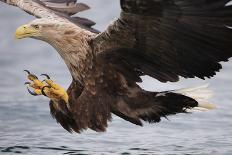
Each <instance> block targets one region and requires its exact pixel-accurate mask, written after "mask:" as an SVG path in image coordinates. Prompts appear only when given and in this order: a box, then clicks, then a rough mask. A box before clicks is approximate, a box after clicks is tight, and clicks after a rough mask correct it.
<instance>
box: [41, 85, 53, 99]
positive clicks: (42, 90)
mask: <svg viewBox="0 0 232 155" xmlns="http://www.w3.org/2000/svg"><path fill="white" fill-rule="evenodd" d="M45 88H51V87H49V86H44V87H43V88H42V89H41V92H42V94H43V95H44V96H46V97H48V96H47V95H46V93H45V92H44V89H45Z"/></svg>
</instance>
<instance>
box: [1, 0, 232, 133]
mask: <svg viewBox="0 0 232 155" xmlns="http://www.w3.org/2000/svg"><path fill="white" fill-rule="evenodd" d="M1 1H3V2H6V1H4V0H1ZM229 1H230V0H211V1H208V0H194V1H193V0H159V1H157V0H121V1H120V2H121V8H122V12H121V16H120V17H119V18H118V19H117V20H116V21H115V22H114V23H113V24H111V25H110V26H109V27H108V28H107V30H106V31H105V32H102V33H100V34H98V31H97V30H95V29H93V28H92V27H91V26H93V25H94V22H92V21H90V20H87V19H82V18H79V17H75V18H73V17H70V15H73V14H74V13H77V12H80V11H83V10H86V9H88V7H87V6H86V5H84V4H79V5H78V4H76V0H61V1H54V0H46V1H45V0H40V1H39V0H24V1H22V0H9V1H7V2H6V3H8V4H11V5H16V6H18V7H20V8H21V9H23V10H25V11H27V12H28V13H30V14H33V15H34V16H36V17H39V18H41V19H37V20H35V21H32V22H31V23H29V24H28V25H29V27H30V26H31V27H33V26H35V25H36V26H38V27H39V30H38V31H36V33H33V34H32V35H27V36H23V37H31V38H35V39H40V40H43V41H46V42H48V43H49V44H51V45H52V46H53V47H54V48H56V50H57V51H58V53H59V54H60V55H61V57H62V58H63V60H64V62H65V63H66V65H67V66H68V69H69V70H70V73H71V75H72V77H73V82H72V84H71V85H70V87H69V89H68V91H67V92H68V94H69V104H68V105H66V104H65V103H63V101H59V102H53V101H51V102H50V109H51V114H52V116H53V117H54V118H55V119H56V120H57V122H58V123H60V124H61V125H62V126H63V128H64V129H66V130H67V131H69V132H72V131H75V132H78V133H79V132H81V131H82V130H85V129H88V128H90V129H92V130H95V131H99V132H100V131H105V130H106V128H107V122H108V121H110V120H111V118H112V115H111V114H112V113H113V114H115V115H117V116H119V117H121V118H123V119H125V120H126V121H129V122H131V123H133V124H136V125H140V126H142V121H146V122H149V123H155V122H159V121H160V120H161V117H167V116H168V115H174V114H177V113H185V112H187V110H188V109H192V108H194V107H204V108H209V104H206V105H205V104H204V105H203V104H201V103H200V101H199V100H198V98H197V97H196V96H195V97H194V96H193V95H191V93H196V92H195V91H196V90H197V91H198V89H191V91H190V90H188V91H187V90H179V91H166V92H149V91H145V90H143V89H142V88H140V87H139V86H138V84H137V82H142V80H141V78H140V76H143V75H149V76H151V77H154V78H156V79H157V80H159V81H161V82H167V81H170V82H177V81H178V80H179V76H181V77H184V78H194V77H198V78H201V79H204V78H206V77H208V78H211V77H213V76H214V75H215V74H216V72H218V71H219V70H220V69H221V68H222V66H221V64H220V62H221V61H227V60H228V59H229V58H230V57H231V56H232V51H231V50H232V31H231V29H230V28H229V27H228V26H231V25H232V20H231V19H232V18H231V17H232V9H231V6H229V5H227V6H225V5H226V4H227V3H228V2H229ZM29 6H30V7H29ZM80 6H81V7H80ZM78 7H79V9H80V10H78ZM70 8H72V10H69V9H70ZM203 98H204V97H203ZM205 98H207V97H205Z"/></svg>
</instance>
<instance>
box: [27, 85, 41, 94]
mask: <svg viewBox="0 0 232 155" xmlns="http://www.w3.org/2000/svg"><path fill="white" fill-rule="evenodd" d="M27 91H28V92H29V94H31V95H33V96H38V94H36V93H35V92H32V91H31V90H30V89H29V88H28V87H27Z"/></svg>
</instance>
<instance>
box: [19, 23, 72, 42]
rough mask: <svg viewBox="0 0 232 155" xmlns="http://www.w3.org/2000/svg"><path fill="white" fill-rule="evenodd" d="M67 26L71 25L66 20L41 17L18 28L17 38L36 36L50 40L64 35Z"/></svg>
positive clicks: (36, 37) (35, 37)
mask: <svg viewBox="0 0 232 155" xmlns="http://www.w3.org/2000/svg"><path fill="white" fill-rule="evenodd" d="M66 27H69V26H68V25H67V23H66V22H62V21H58V20H55V19H47V18H40V19H36V20H33V21H32V22H30V23H28V24H25V25H22V26H20V27H19V28H17V30H16V32H15V38H16V39H22V38H34V39H39V40H43V41H47V42H48V41H49V40H54V38H60V37H62V36H63V31H62V30H64V29H65V28H66Z"/></svg>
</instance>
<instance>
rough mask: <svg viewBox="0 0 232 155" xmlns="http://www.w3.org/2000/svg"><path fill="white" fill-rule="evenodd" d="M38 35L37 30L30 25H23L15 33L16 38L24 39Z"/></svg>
mask: <svg viewBox="0 0 232 155" xmlns="http://www.w3.org/2000/svg"><path fill="white" fill-rule="evenodd" d="M36 33H37V30H36V29H35V28H33V27H32V26H30V25H22V26H20V27H19V28H17V30H16V31H15V38H16V39H22V38H27V37H32V36H34V35H35V34H36Z"/></svg>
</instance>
